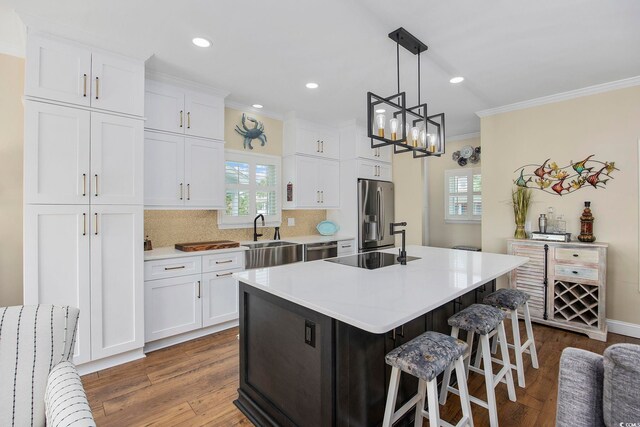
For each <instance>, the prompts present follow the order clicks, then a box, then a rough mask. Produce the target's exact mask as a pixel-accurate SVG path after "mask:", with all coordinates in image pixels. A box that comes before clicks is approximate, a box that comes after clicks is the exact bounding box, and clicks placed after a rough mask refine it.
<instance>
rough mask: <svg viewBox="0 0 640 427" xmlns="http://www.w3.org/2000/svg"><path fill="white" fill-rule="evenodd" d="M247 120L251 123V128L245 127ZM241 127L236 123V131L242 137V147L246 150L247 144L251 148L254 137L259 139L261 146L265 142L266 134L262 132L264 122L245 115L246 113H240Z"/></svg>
mask: <svg viewBox="0 0 640 427" xmlns="http://www.w3.org/2000/svg"><path fill="white" fill-rule="evenodd" d="M247 120H248V121H250V122H251V123H253V128H248V127H247ZM242 127H243V128H244V129H240V126H238V125H236V129H235V130H236V132H238V133H239V134H240V135H242V136H243V137H244V144H243V147H244V149H245V150H246V149H247V146H249V149H250V150H253V146H252V145H251V141H252V140H254V139H258V140H260V141H261V144H260V145H261V146H262V147H264V145H265V144H266V143H267V135H265V133H264V124H262V122H259V121H258V120H256V119H254V118H253V117H247V115H246V114H244V113H243V114H242Z"/></svg>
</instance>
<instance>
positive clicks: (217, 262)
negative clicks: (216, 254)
mask: <svg viewBox="0 0 640 427" xmlns="http://www.w3.org/2000/svg"><path fill="white" fill-rule="evenodd" d="M230 262H233V260H232V259H228V260H225V261H216V264H229V263H230Z"/></svg>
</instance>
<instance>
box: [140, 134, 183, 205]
mask: <svg viewBox="0 0 640 427" xmlns="http://www.w3.org/2000/svg"><path fill="white" fill-rule="evenodd" d="M184 187H185V185H184V138H183V137H181V136H175V135H165V134H160V133H153V132H145V135H144V204H145V205H147V206H182V205H184V197H185V193H184V191H185V188H184Z"/></svg>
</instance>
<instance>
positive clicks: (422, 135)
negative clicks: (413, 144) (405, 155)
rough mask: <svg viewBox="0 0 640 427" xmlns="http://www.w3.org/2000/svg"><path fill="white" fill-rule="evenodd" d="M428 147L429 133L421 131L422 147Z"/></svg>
mask: <svg viewBox="0 0 640 427" xmlns="http://www.w3.org/2000/svg"><path fill="white" fill-rule="evenodd" d="M426 146H427V131H426V130H424V129H423V130H421V131H420V147H426Z"/></svg>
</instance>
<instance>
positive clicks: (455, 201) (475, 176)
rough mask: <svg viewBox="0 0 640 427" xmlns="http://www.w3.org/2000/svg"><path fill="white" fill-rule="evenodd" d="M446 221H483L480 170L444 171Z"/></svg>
mask: <svg viewBox="0 0 640 427" xmlns="http://www.w3.org/2000/svg"><path fill="white" fill-rule="evenodd" d="M444 219H445V221H446V222H479V221H480V220H481V219H482V176H481V175H480V169H479V168H475V169H450V170H446V171H444Z"/></svg>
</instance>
